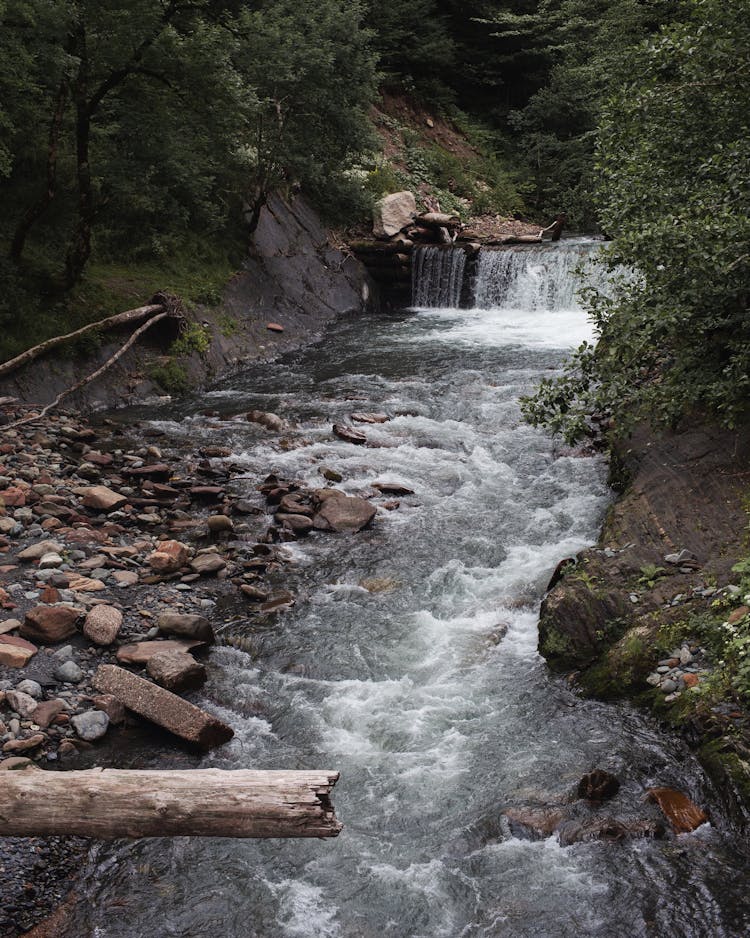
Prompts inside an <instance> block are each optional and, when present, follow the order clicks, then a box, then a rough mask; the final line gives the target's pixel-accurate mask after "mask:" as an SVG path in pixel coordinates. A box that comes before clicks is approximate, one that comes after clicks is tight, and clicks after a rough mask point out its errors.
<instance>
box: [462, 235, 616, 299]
mask: <svg viewBox="0 0 750 938" xmlns="http://www.w3.org/2000/svg"><path fill="white" fill-rule="evenodd" d="M600 244H601V242H598V241H572V240H571V241H570V242H568V243H566V242H565V241H560V242H558V243H557V244H545V245H539V246H538V247H537V246H534V247H531V248H520V249H509V250H505V251H503V250H498V251H493V250H483V251H481V253H480V254H479V259H478V263H477V270H476V276H475V280H474V306H475V307H476V308H477V309H526V310H540V311H541V310H548V311H554V310H562V309H577V308H578V307H579V302H578V299H577V294H578V292H579V291H580V289H581V287H582V286H583V285H584V284H585V283H588V284H590V285H591V286H600V285H601V286H604V285H605V284H606V279H607V278H606V275H605V273H604V271H600V270H599V269H598V268H597V267H596V266H595V265H593V264H592V263H591V261H593V259H594V257H595V255H596V253H597V251H598V249H599V247H600ZM579 268H583V269H584V274H583V278H582V277H580V276H579V275H578V274H577V273H576V271H577V270H578V269H579ZM599 281H601V284H600V283H599Z"/></svg>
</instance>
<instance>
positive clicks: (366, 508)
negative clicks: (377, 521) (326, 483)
mask: <svg viewBox="0 0 750 938" xmlns="http://www.w3.org/2000/svg"><path fill="white" fill-rule="evenodd" d="M315 495H316V498H317V501H318V505H319V507H318V510H317V512H316V514H315V517H314V518H313V526H314V527H315V529H316V530H318V531H336V532H350V533H353V532H356V531H361V530H362V529H363V528H366V527H367V525H368V524H370V522H371V521H372V519H373V518H374V517H375V515H376V509H375V508H374V507H373V506H372V505H371V504H370V503H369V502H368V501H367V499H365V498H359V497H357V496H349V495H344V493H343V492H338V491H336V489H318V490H317V491H316V493H315Z"/></svg>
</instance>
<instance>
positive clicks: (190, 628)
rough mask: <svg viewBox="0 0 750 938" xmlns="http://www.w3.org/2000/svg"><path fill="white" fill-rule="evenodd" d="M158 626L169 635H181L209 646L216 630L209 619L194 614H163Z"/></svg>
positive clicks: (158, 620) (157, 622)
mask: <svg viewBox="0 0 750 938" xmlns="http://www.w3.org/2000/svg"><path fill="white" fill-rule="evenodd" d="M156 626H157V628H158V629H159V631H160V632H165V633H166V634H167V635H180V636H182V637H184V638H194V639H197V640H198V641H200V642H208V643H209V644H210V643H212V642H213V640H214V630H213V627H212V626H211V623H210V622H209V621H208V619H206V618H204V617H203V616H199V615H195V614H193V613H179V612H163V613H162V614H161V615H160V616H159V618H158V619H157V620H156Z"/></svg>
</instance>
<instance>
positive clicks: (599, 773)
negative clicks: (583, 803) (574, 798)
mask: <svg viewBox="0 0 750 938" xmlns="http://www.w3.org/2000/svg"><path fill="white" fill-rule="evenodd" d="M619 790H620V781H619V779H618V778H617V777H616V776H614V775H612V774H611V773H610V772H605V771H604V769H594V770H593V772H587V773H586V775H584V776H583V778H582V779H581V781H580V782H579V783H578V788H577V789H576V794H577V795H578V797H579V798H585V799H586V800H587V801H606V800H607V799H608V798H614V796H615V795H616V794H617V792H618V791H619Z"/></svg>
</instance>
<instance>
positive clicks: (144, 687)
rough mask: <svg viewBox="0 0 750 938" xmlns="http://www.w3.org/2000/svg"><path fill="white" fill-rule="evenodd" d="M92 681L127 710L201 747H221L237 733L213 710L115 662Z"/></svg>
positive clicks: (105, 666) (107, 665)
mask: <svg viewBox="0 0 750 938" xmlns="http://www.w3.org/2000/svg"><path fill="white" fill-rule="evenodd" d="M93 683H94V687H95V688H96V689H97V690H99V691H101V692H102V693H103V694H111V695H112V696H113V697H115V698H116V699H117V700H119V701H120V702H121V703H122V704H124V706H126V707H127V708H128V710H132V711H133V713H137V714H138V716H141V717H144V719H146V720H150V721H151V722H152V723H155V724H156V725H157V726H161V727H163V728H164V729H165V730H169V732H170V733H174V734H175V736H179V737H180V738H181V739H184V740H186V742H189V743H193V744H194V745H197V746H200V747H201V748H202V749H213V748H214V747H215V746H221V745H222V744H223V743H226V742H228V741H229V740H230V739H231V738H232V737H233V736H234V730H232V728H231V727H230V726H227V724H226V723H222V722H221V720H217V719H216V717H214V716H211V714H210V713H206V712H205V711H204V710H201V709H200V707H196V706H194V705H193V704H191V703H188V702H187V701H186V700H183V699H182V698H181V697H178V696H177V695H176V694H173V693H171V691H168V690H165V688H163V687H159V686H158V685H156V684H152V683H151V682H150V681H146V680H144V679H143V678H142V677H138V676H137V675H136V674H131V673H130V671H126V670H125V669H124V668H118V667H117V666H116V665H114V664H103V665H101V666H100V667H99V668H98V670H97V672H96V674H95V675H94V681H93Z"/></svg>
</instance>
